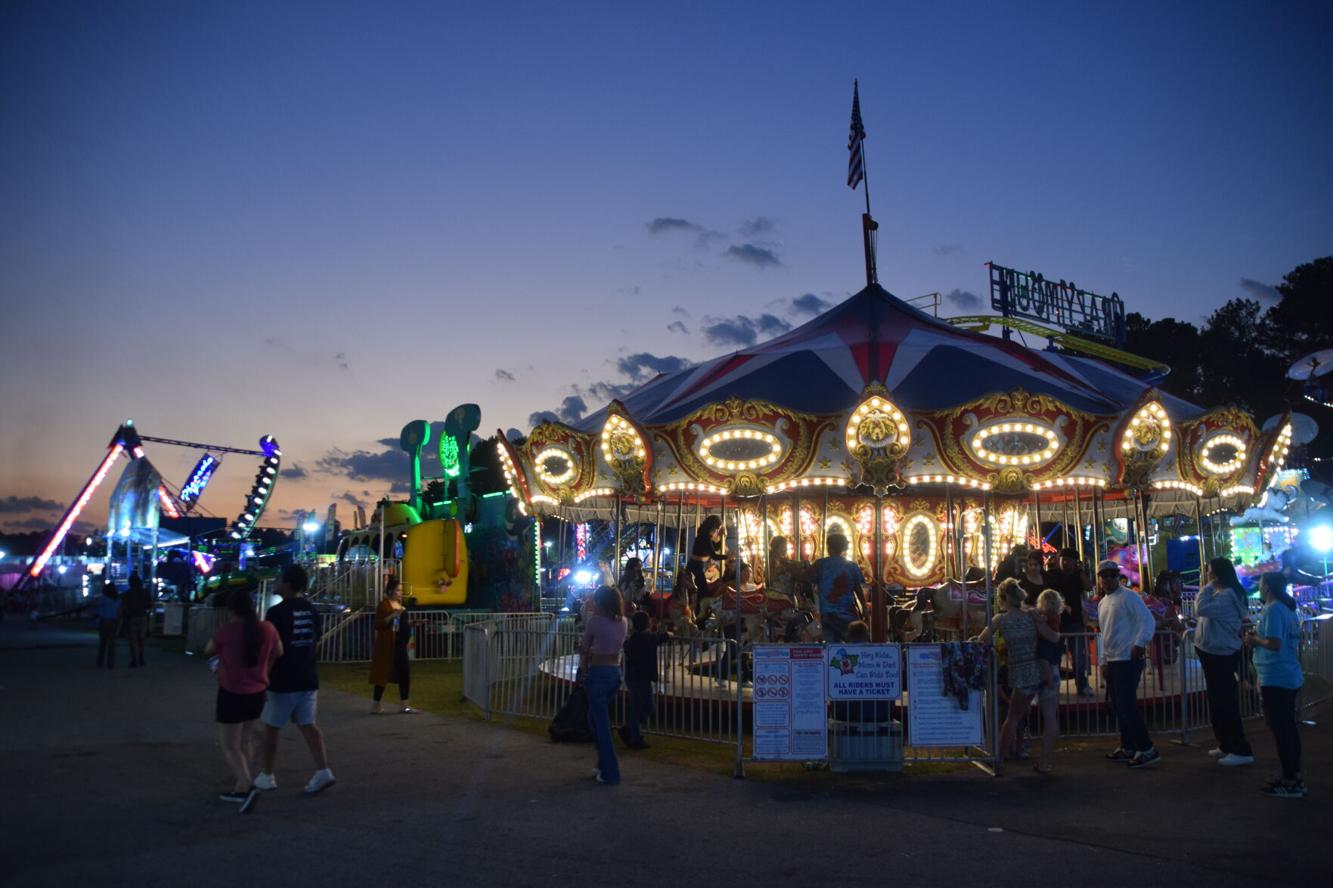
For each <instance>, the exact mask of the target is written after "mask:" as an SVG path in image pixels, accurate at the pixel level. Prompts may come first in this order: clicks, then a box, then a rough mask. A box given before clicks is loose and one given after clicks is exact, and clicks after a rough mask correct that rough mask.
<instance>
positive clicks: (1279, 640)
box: [1245, 571, 1305, 799]
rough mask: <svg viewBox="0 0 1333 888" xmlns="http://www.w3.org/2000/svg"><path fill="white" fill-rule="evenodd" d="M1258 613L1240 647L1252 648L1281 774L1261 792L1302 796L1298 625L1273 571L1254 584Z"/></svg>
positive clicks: (1283, 581)
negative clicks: (1258, 595)
mask: <svg viewBox="0 0 1333 888" xmlns="http://www.w3.org/2000/svg"><path fill="white" fill-rule="evenodd" d="M1259 589H1260V592H1261V594H1262V595H1263V602H1264V610H1263V614H1262V615H1261V616H1260V617H1259V623H1258V625H1257V626H1255V628H1254V630H1253V631H1252V632H1250V633H1248V634H1247V635H1246V636H1245V646H1246V647H1249V648H1253V649H1254V670H1255V671H1256V672H1258V673H1259V692H1260V693H1261V694H1262V695H1263V698H1264V717H1265V719H1267V721H1268V727H1269V729H1270V730H1272V732H1273V739H1274V740H1275V741H1277V756H1278V759H1279V760H1280V761H1281V762H1282V776H1281V777H1279V778H1278V779H1276V780H1274V781H1273V782H1272V783H1270V784H1268V786H1267V787H1265V788H1264V794H1265V795H1270V796H1273V797H1274V798H1278V799H1301V798H1305V781H1304V780H1303V779H1302V776H1301V735H1300V731H1299V730H1298V729H1297V727H1296V695H1297V694H1298V693H1299V692H1300V689H1301V687H1302V686H1303V685H1304V684H1305V676H1304V674H1302V672H1301V654H1300V652H1301V621H1300V619H1299V618H1298V617H1297V616H1296V601H1295V599H1293V598H1292V597H1291V595H1290V594H1289V593H1288V592H1287V578H1286V577H1285V576H1283V575H1282V574H1281V573H1279V572H1277V571H1273V572H1271V573H1266V574H1264V575H1263V577H1261V578H1260V580H1259Z"/></svg>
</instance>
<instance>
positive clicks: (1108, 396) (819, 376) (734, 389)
mask: <svg viewBox="0 0 1333 888" xmlns="http://www.w3.org/2000/svg"><path fill="white" fill-rule="evenodd" d="M874 382H878V383H881V384H882V385H884V386H885V387H886V388H887V389H888V390H889V391H890V392H891V393H892V396H893V400H894V403H895V404H897V405H898V406H899V407H900V408H902V409H904V410H914V411H929V410H940V409H944V408H948V407H953V406H955V405H958V404H962V403H965V402H967V401H970V400H972V399H974V398H976V397H978V396H981V395H985V394H987V393H989V392H997V391H1012V390H1016V389H1023V390H1025V391H1028V392H1030V393H1033V394H1045V395H1050V396H1052V397H1054V398H1058V399H1059V400H1061V401H1063V402H1064V403H1066V404H1068V405H1069V406H1070V407H1073V408H1076V409H1079V410H1083V411H1085V412H1088V413H1093V414H1102V415H1108V414H1116V413H1121V412H1123V411H1125V410H1128V409H1130V408H1132V407H1134V405H1135V404H1137V403H1138V401H1139V400H1140V398H1141V396H1142V395H1143V393H1144V392H1145V391H1146V390H1148V389H1149V388H1151V387H1152V386H1151V384H1150V383H1149V382H1146V381H1144V380H1142V379H1139V378H1137V377H1135V376H1133V375H1131V374H1129V373H1126V372H1124V371H1122V370H1119V369H1117V368H1114V367H1112V366H1110V365H1109V364H1105V363H1103V362H1101V361H1098V360H1095V359H1092V358H1085V357H1076V356H1073V355H1068V354H1057V353H1055V352H1048V351H1037V350H1034V349H1030V348H1026V347H1024V346H1022V345H1019V344H1018V343H1016V342H1012V341H1005V340H1003V339H999V338H996V337H993V336H986V335H983V334H980V333H975V332H972V331H969V330H964V329H961V328H959V327H955V326H953V325H952V324H949V323H947V322H945V321H942V320H940V319H938V318H935V317H932V316H930V315H928V314H926V313H925V312H922V311H920V310H919V309H916V308H914V307H912V306H910V305H908V304H907V303H906V302H903V301H902V300H901V299H899V298H898V297H896V296H894V295H893V294H892V293H890V292H888V291H887V290H885V289H884V288H883V287H881V286H879V285H878V284H872V285H870V286H868V287H866V288H865V289H863V290H861V292H859V293H857V294H856V295H854V296H852V297H851V298H850V299H848V300H846V301H845V302H843V303H841V304H839V305H836V306H834V307H833V308H831V309H829V310H828V311H826V312H824V313H823V314H822V315H820V316H819V317H817V318H814V319H813V320H811V321H809V322H808V323H806V324H803V325H801V326H800V327H797V328H796V329H795V330H792V331H790V332H788V333H785V334H783V335H782V336H779V337H777V338H776V339H771V340H769V341H768V342H764V343H760V344H758V345H755V346H753V347H751V348H746V349H741V350H740V351H736V352H732V353H731V354H728V355H723V356H721V357H718V358H714V359H712V360H710V361H705V362H704V363H702V364H698V365H695V366H692V367H687V368H685V369H683V370H679V371H677V372H675V373H668V374H663V375H660V376H658V377H656V378H655V379H653V380H651V381H649V382H648V383H646V384H644V385H643V386H641V387H640V388H638V389H637V390H635V391H634V392H632V393H631V394H630V395H628V396H627V397H625V398H624V399H622V403H623V405H624V407H625V409H626V411H627V412H628V413H629V415H630V416H632V417H633V418H634V419H635V420H636V421H638V422H640V423H644V424H651V425H658V424H664V423H669V422H673V421H675V420H678V419H680V418H682V417H684V416H686V415H688V414H689V413H691V412H692V411H694V410H697V409H698V408H700V407H702V406H704V405H705V404H709V403H715V402H720V401H725V400H727V399H729V398H733V397H736V398H740V399H742V400H751V399H753V400H762V401H769V402H771V403H774V404H780V405H782V406H784V407H786V408H788V409H791V410H797V411H802V412H806V413H815V414H828V413H836V412H840V411H845V410H850V409H852V408H854V407H855V406H856V405H857V403H858V402H859V401H860V399H861V397H862V392H863V391H864V389H865V387H866V385H867V384H869V383H874ZM1162 400H1163V402H1164V406H1166V408H1167V409H1168V410H1169V411H1170V413H1171V414H1172V416H1174V417H1177V418H1178V419H1187V418H1194V417H1197V416H1199V415H1201V414H1202V413H1203V412H1204V411H1203V410H1202V409H1200V408H1198V407H1196V406H1194V405H1193V404H1190V403H1188V402H1185V401H1181V400H1179V399H1177V398H1172V397H1170V396H1166V395H1163V396H1162ZM605 418H606V412H605V410H601V411H597V412H596V413H593V414H591V415H589V416H587V417H585V418H584V419H583V420H582V421H580V422H579V423H577V424H576V425H575V427H576V428H578V429H580V430H582V431H589V432H593V431H596V430H597V429H599V428H601V426H602V424H603V422H604V421H605Z"/></svg>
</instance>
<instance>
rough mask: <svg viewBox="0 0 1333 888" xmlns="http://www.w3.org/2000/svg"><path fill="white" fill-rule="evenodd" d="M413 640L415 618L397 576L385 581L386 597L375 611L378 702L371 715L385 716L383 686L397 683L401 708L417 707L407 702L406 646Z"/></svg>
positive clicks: (373, 663)
mask: <svg viewBox="0 0 1333 888" xmlns="http://www.w3.org/2000/svg"><path fill="white" fill-rule="evenodd" d="M411 640H412V621H411V619H409V617H408V615H407V608H406V607H405V606H404V605H403V589H402V586H400V585H399V584H398V578H397V577H389V579H388V580H387V581H386V582H385V584H384V599H383V600H382V601H380V604H379V607H378V608H376V610H375V647H374V650H373V651H372V652H371V656H370V683H371V684H372V685H373V686H374V688H375V692H374V696H375V702H374V703H372V704H371V707H370V712H371V714H372V715H382V714H383V713H384V704H383V703H381V702H380V701H381V700H382V699H383V697H384V686H385V685H389V684H396V685H398V702H399V705H400V707H401V708H400V709H399V711H400V712H402V713H405V714H409V715H410V714H412V713H414V712H416V711H417V710H416V709H413V708H412V704H411V703H410V702H408V695H409V694H410V693H411V690H412V675H411V663H410V661H409V659H408V656H407V645H408V642H409V641H411Z"/></svg>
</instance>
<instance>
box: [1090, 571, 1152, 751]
mask: <svg viewBox="0 0 1333 888" xmlns="http://www.w3.org/2000/svg"><path fill="white" fill-rule="evenodd" d="M1097 591H1098V592H1100V593H1101V601H1100V602H1099V603H1098V605H1097V611H1096V618H1095V621H1096V623H1097V625H1098V626H1099V627H1101V635H1100V636H1099V637H1098V639H1097V653H1098V659H1099V660H1100V661H1101V663H1102V674H1103V675H1105V676H1106V689H1107V692H1108V693H1109V695H1110V698H1111V710H1112V711H1113V712H1114V713H1115V718H1116V722H1117V723H1118V724H1119V726H1120V745H1119V746H1118V747H1116V748H1115V749H1114V750H1112V751H1111V752H1109V753H1107V754H1106V757H1107V758H1108V759H1110V760H1111V761H1114V762H1128V763H1129V766H1130V767H1131V768H1147V767H1150V766H1152V765H1155V764H1157V762H1158V761H1159V760H1160V758H1161V753H1159V752H1158V751H1157V749H1156V747H1154V746H1153V742H1152V737H1150V736H1149V735H1148V726H1147V725H1146V724H1145V723H1144V721H1143V713H1141V712H1139V703H1138V690H1139V679H1140V678H1141V677H1142V676H1143V664H1144V653H1145V652H1146V651H1147V648H1148V643H1149V642H1150V641H1152V635H1153V628H1154V622H1153V618H1152V613H1151V612H1150V611H1149V610H1148V606H1147V605H1146V604H1144V603H1143V599H1142V598H1140V597H1139V596H1138V595H1137V594H1136V593H1135V592H1134V590H1132V589H1130V588H1129V587H1128V586H1125V585H1124V584H1123V583H1122V582H1121V580H1120V565H1118V564H1116V563H1115V562H1114V561H1103V562H1102V563H1101V564H1100V565H1099V566H1098V567H1097Z"/></svg>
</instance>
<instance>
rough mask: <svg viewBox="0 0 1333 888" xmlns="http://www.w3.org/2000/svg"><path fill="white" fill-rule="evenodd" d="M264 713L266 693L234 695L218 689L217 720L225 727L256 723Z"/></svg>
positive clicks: (224, 689) (223, 689)
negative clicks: (250, 722)
mask: <svg viewBox="0 0 1333 888" xmlns="http://www.w3.org/2000/svg"><path fill="white" fill-rule="evenodd" d="M263 711H264V692H263V691H259V692H257V693H254V694H233V693H232V692H231V691H229V690H227V689H226V688H218V704H217V720H218V723H219V724H223V725H239V724H242V723H243V722H249V721H254V720H255V719H257V718H259V714H260V713H261V712H263Z"/></svg>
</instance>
